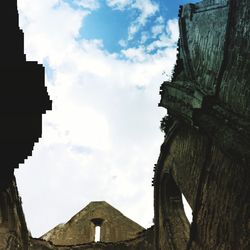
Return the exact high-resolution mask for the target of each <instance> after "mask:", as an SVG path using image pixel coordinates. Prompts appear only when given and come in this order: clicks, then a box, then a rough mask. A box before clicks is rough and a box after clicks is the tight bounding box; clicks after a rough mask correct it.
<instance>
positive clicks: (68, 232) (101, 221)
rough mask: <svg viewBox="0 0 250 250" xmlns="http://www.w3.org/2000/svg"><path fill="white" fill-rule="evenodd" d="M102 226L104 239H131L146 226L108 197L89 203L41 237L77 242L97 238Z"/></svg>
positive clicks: (60, 241) (101, 239)
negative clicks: (122, 211)
mask: <svg viewBox="0 0 250 250" xmlns="http://www.w3.org/2000/svg"><path fill="white" fill-rule="evenodd" d="M97 226H99V227H100V241H101V242H117V241H123V240H130V239H133V238H135V237H136V236H137V234H138V233H140V232H141V231H143V230H144V228H143V227H141V226H140V225H138V224H137V223H135V222H134V221H132V220H130V219H129V218H127V217H126V216H124V215H123V214H122V213H121V212H119V211H118V210H117V209H115V208H114V207H112V206H111V205H110V204H108V203H107V202H105V201H96V202H91V203H89V204H88V205H87V206H86V207H85V208H84V209H83V210H81V211H80V212H79V213H77V214H76V215H75V216H73V217H72V218H71V219H70V220H69V221H68V222H67V223H65V224H60V225H58V226H57V227H55V228H53V229H52V230H51V231H49V232H48V233H46V234H45V235H43V236H42V237H41V238H42V239H44V240H47V241H51V242H52V243H53V244H55V245H76V244H84V243H89V242H94V241H95V229H96V227H97Z"/></svg>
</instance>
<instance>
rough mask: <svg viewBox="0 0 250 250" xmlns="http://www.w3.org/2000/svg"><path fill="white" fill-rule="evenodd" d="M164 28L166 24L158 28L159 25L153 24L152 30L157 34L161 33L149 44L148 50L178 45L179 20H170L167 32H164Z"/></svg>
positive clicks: (166, 28)
mask: <svg viewBox="0 0 250 250" xmlns="http://www.w3.org/2000/svg"><path fill="white" fill-rule="evenodd" d="M155 27H156V28H155ZM154 28H155V29H156V30H155V31H153V30H154ZM160 30H161V32H160ZM163 30H164V26H163V27H161V28H159V29H158V28H157V26H153V28H152V32H153V33H154V32H155V34H157V35H159V38H158V39H157V40H155V41H153V42H152V43H151V44H149V45H148V46H147V51H148V52H152V51H154V50H159V49H163V48H169V47H176V45H177V41H178V38H179V29H178V20H177V19H170V20H168V21H167V24H166V27H165V30H166V32H162V31H163ZM158 31H159V32H158Z"/></svg>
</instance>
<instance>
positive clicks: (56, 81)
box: [16, 0, 190, 237]
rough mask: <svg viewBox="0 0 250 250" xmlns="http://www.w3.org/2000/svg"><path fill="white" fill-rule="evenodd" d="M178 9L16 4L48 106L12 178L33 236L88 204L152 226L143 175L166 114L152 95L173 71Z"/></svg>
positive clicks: (115, 2) (56, 1)
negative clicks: (98, 204) (41, 70)
mask: <svg viewBox="0 0 250 250" xmlns="http://www.w3.org/2000/svg"><path fill="white" fill-rule="evenodd" d="M34 2H35V4H34ZM185 2H187V1H175V0H165V1H156V0H106V1H104V0H67V1H65V0H64V1H63V0H22V1H21V0H20V1H18V9H19V15H20V16H19V21H20V26H21V28H22V29H23V31H24V34H25V53H26V56H27V60H30V61H38V62H39V63H42V64H44V66H45V67H46V75H45V78H46V86H47V89H48V92H49V95H50V98H51V99H52V100H53V109H52V111H48V112H47V113H46V114H45V115H43V133H42V138H41V139H40V140H39V143H38V144H36V145H35V147H34V150H33V155H32V157H29V158H28V159H27V160H26V161H25V164H24V166H20V169H19V170H17V171H16V177H17V182H18V188H19V191H20V194H21V196H22V201H23V207H24V211H25V215H26V220H27V224H28V227H29V229H30V231H31V232H32V235H33V236H35V237H39V236H41V235H42V234H44V233H45V232H47V231H49V230H50V229H51V228H53V227H54V226H56V225H57V224H59V223H63V222H66V221H67V220H68V219H70V218H71V217H72V216H73V215H74V214H75V213H77V212H78V211H80V210H81V209H82V208H83V207H85V206H86V205H87V204H88V203H89V202H91V201H96V200H97V201H98V200H105V201H107V202H108V203H110V204H111V205H113V206H114V207H116V208H117V209H119V210H120V211H121V212H122V213H124V214H125V215H126V216H128V217H129V218H131V219H133V220H135V221H136V222H137V223H139V224H141V225H142V226H144V227H149V226H151V225H152V218H153V188H152V186H151V182H152V177H153V167H154V164H155V163H156V162H157V158H158V156H159V152H160V146H161V144H162V142H163V140H164V134H163V133H162V132H161V131H160V129H159V127H160V120H161V119H162V117H163V116H165V115H166V113H167V111H166V110H165V109H163V108H160V107H158V103H159V100H160V96H159V88H160V85H161V83H162V82H163V81H165V80H168V79H169V78H170V76H171V72H172V70H173V67H174V64H175V62H176V43H177V40H178V21H177V14H178V6H179V4H183V3H185ZM188 2H190V1H188Z"/></svg>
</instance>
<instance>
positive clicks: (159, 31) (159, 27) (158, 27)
mask: <svg viewBox="0 0 250 250" xmlns="http://www.w3.org/2000/svg"><path fill="white" fill-rule="evenodd" d="M163 29H164V25H162V24H158V25H155V26H153V27H152V28H151V31H152V34H153V38H156V37H157V36H158V35H160V34H162V32H163Z"/></svg>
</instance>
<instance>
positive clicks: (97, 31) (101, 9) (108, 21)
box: [64, 0, 196, 53]
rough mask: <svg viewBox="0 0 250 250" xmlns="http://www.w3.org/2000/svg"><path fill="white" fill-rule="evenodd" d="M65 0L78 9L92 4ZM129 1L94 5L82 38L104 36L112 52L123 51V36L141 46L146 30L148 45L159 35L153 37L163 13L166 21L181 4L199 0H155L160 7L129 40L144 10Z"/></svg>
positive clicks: (124, 38) (145, 42)
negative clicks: (129, 35) (86, 4)
mask: <svg viewBox="0 0 250 250" xmlns="http://www.w3.org/2000/svg"><path fill="white" fill-rule="evenodd" d="M64 2H66V3H68V4H70V5H71V6H72V7H73V8H75V9H77V8H83V9H88V10H89V8H88V7H82V6H79V5H78V4H77V2H76V1H73V0H64ZM91 2H94V1H91ZM111 2H112V1H111ZM114 2H115V1H114ZM116 2H119V1H116ZM121 2H126V1H121ZM127 2H128V4H127V5H125V6H124V7H119V4H114V5H111V6H110V4H108V1H105V0H100V1H99V2H98V3H99V4H98V6H95V7H94V9H92V11H91V14H90V15H88V16H87V17H86V18H85V20H84V22H83V25H82V28H81V30H80V34H79V39H90V40H91V39H100V40H102V41H103V45H104V48H105V49H106V50H107V51H109V52H111V53H112V52H115V53H119V51H120V50H121V49H122V46H121V45H120V44H119V41H121V40H124V41H127V45H126V46H125V47H132V46H133V47H136V46H139V45H140V44H141V42H140V41H141V37H142V36H143V35H145V34H147V36H148V39H147V40H146V41H144V42H143V43H142V44H143V45H148V44H149V43H150V42H152V41H154V40H156V39H157V38H158V37H157V36H156V37H153V34H152V30H151V29H152V27H153V26H155V25H157V24H158V25H159V17H161V18H162V21H161V23H164V22H166V21H167V20H169V19H174V18H177V14H178V9H179V6H180V5H183V4H185V3H190V2H196V1H192V0H190V1H187V0H159V1H151V2H152V4H153V5H155V6H157V10H156V11H155V12H154V13H152V15H150V16H149V17H148V18H147V20H146V22H145V24H144V25H141V26H140V28H139V30H138V32H137V33H136V34H135V35H134V37H133V39H131V40H128V30H129V27H130V25H131V24H132V23H133V22H134V21H135V19H136V18H138V16H139V15H140V14H141V13H140V9H138V8H135V7H131V6H132V5H133V2H134V1H127ZM129 2H130V3H129ZM163 32H164V31H163ZM161 33H162V32H161Z"/></svg>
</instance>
